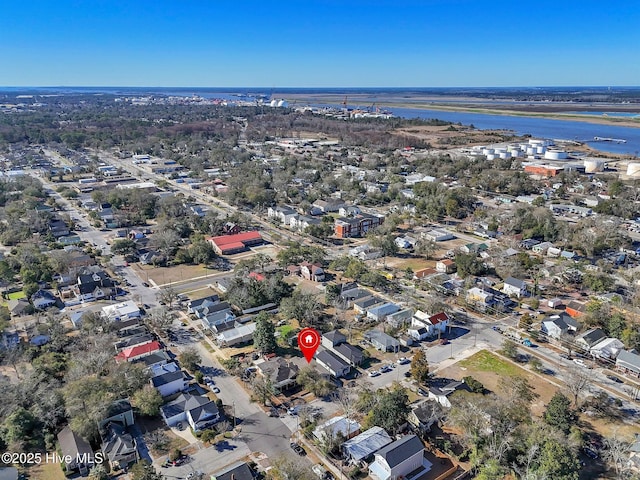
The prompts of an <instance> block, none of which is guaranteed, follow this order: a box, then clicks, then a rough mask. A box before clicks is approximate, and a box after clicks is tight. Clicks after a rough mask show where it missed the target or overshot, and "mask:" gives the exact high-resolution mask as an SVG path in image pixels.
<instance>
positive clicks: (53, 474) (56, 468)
mask: <svg viewBox="0 0 640 480" xmlns="http://www.w3.org/2000/svg"><path fill="white" fill-rule="evenodd" d="M29 478H30V479H33V480H66V478H67V477H65V475H64V472H63V471H62V466H61V465H60V464H59V463H50V462H42V463H41V464H40V465H37V466H34V467H33V468H30V469H29Z"/></svg>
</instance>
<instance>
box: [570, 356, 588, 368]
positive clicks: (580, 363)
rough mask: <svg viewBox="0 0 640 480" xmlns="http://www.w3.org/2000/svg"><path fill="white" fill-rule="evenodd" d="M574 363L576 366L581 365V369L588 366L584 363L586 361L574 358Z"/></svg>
mask: <svg viewBox="0 0 640 480" xmlns="http://www.w3.org/2000/svg"><path fill="white" fill-rule="evenodd" d="M573 363H575V364H576V365H580V366H581V367H586V366H587V364H586V363H584V360H582V359H581V358H574V359H573Z"/></svg>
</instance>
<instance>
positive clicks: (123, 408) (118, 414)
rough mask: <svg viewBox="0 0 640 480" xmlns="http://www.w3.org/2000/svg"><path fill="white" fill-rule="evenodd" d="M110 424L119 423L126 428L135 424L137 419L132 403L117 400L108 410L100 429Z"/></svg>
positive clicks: (125, 400)
mask: <svg viewBox="0 0 640 480" xmlns="http://www.w3.org/2000/svg"><path fill="white" fill-rule="evenodd" d="M109 422H113V423H119V424H121V425H123V426H125V427H129V426H131V425H133V424H134V422H135V418H134V416H133V408H131V403H130V402H129V400H127V399H126V398H123V399H121V400H116V401H115V402H113V403H112V404H111V405H109V408H108V409H107V412H106V413H105V417H104V418H103V419H102V420H101V421H100V423H99V425H98V427H99V428H103V427H104V426H105V425H107V424H108V423H109Z"/></svg>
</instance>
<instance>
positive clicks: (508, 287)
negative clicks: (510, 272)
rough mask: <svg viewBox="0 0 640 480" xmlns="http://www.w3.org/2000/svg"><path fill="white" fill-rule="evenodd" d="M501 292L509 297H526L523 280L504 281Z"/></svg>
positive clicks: (525, 287)
mask: <svg viewBox="0 0 640 480" xmlns="http://www.w3.org/2000/svg"><path fill="white" fill-rule="evenodd" d="M502 292H503V293H505V294H507V295H509V296H511V295H513V296H516V297H518V298H520V297H524V296H526V295H527V284H526V283H525V281H524V280H519V279H517V278H513V277H508V278H507V279H506V280H505V281H504V286H503V287H502Z"/></svg>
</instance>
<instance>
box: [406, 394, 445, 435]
mask: <svg viewBox="0 0 640 480" xmlns="http://www.w3.org/2000/svg"><path fill="white" fill-rule="evenodd" d="M441 408H442V407H440V404H439V402H435V401H433V400H425V401H423V402H420V403H418V404H417V405H414V406H413V407H412V408H411V411H410V412H409V415H408V416H407V422H409V424H410V425H411V426H412V427H413V428H414V429H415V430H416V431H417V432H420V433H421V434H423V433H428V432H430V431H431V427H432V426H433V424H434V423H437V421H438V412H439V410H440V409H441Z"/></svg>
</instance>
